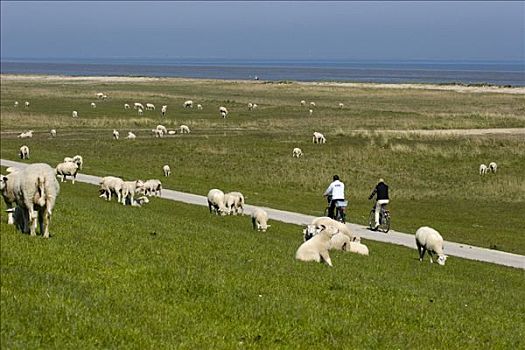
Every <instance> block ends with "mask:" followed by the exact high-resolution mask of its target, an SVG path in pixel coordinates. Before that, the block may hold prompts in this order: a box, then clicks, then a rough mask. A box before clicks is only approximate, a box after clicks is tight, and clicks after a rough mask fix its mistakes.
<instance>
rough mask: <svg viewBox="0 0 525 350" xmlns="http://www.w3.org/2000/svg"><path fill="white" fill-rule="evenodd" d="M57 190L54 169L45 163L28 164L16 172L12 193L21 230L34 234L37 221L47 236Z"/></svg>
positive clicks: (57, 185)
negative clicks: (19, 216) (18, 211)
mask: <svg viewBox="0 0 525 350" xmlns="http://www.w3.org/2000/svg"><path fill="white" fill-rule="evenodd" d="M59 192H60V185H59V184H58V181H57V179H56V178H55V171H54V170H53V168H51V167H50V166H49V165H47V164H44V163H35V164H30V165H28V166H27V167H26V168H24V169H22V170H20V171H19V172H18V174H17V175H16V176H15V180H14V193H15V197H16V202H17V205H18V207H19V208H20V210H21V214H22V215H21V220H22V222H21V225H20V227H21V229H22V232H30V234H31V236H36V226H37V221H38V224H39V226H40V233H42V234H43V236H44V238H49V222H50V220H51V214H52V211H53V208H54V206H55V201H56V198H57V196H58V193H59ZM35 209H37V210H38V211H37V210H35ZM28 226H29V227H28Z"/></svg>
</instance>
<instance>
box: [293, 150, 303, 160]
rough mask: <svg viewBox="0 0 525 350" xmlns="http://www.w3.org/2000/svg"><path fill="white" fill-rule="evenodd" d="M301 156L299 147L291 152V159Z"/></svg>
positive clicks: (301, 152)
mask: <svg viewBox="0 0 525 350" xmlns="http://www.w3.org/2000/svg"><path fill="white" fill-rule="evenodd" d="M302 155H303V151H302V150H301V149H300V148H299V147H295V148H294V149H293V151H292V157H294V158H295V157H297V158H299V157H301V156H302Z"/></svg>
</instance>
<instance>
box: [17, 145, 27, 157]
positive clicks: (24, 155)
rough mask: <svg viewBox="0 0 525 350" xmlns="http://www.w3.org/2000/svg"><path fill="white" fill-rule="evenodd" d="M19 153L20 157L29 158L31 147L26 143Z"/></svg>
mask: <svg viewBox="0 0 525 350" xmlns="http://www.w3.org/2000/svg"><path fill="white" fill-rule="evenodd" d="M19 155H20V159H29V147H27V146H26V145H23V146H22V147H20V152H19Z"/></svg>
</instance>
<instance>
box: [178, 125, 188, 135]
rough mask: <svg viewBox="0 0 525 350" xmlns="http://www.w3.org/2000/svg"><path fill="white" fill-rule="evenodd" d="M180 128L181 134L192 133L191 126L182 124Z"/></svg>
mask: <svg viewBox="0 0 525 350" xmlns="http://www.w3.org/2000/svg"><path fill="white" fill-rule="evenodd" d="M179 129H180V133H181V134H189V133H190V128H189V127H188V126H187V125H181V126H180V128H179Z"/></svg>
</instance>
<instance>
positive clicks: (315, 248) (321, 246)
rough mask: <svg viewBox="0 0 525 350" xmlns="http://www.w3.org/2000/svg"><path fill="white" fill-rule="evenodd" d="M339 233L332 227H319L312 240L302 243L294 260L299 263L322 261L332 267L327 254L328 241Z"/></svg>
mask: <svg viewBox="0 0 525 350" xmlns="http://www.w3.org/2000/svg"><path fill="white" fill-rule="evenodd" d="M338 232H339V231H338V230H337V229H335V228H333V227H326V226H324V225H321V228H320V231H319V233H317V234H316V235H314V236H313V237H312V238H310V239H309V240H307V241H306V242H303V244H301V246H300V247H299V249H297V252H296V253H295V258H296V259H297V260H300V261H316V262H321V261H324V262H325V263H326V264H328V266H330V267H332V260H330V255H329V254H328V249H329V248H330V239H331V238H332V237H333V236H335V235H336V234H337V233H338Z"/></svg>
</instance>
